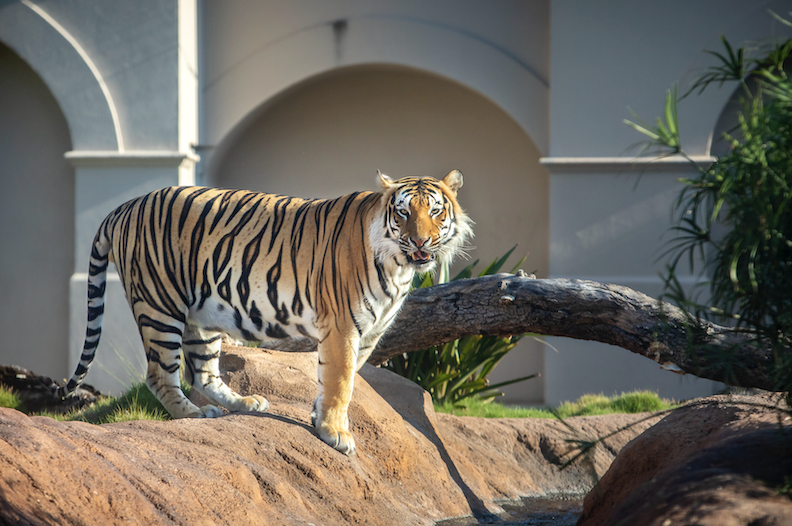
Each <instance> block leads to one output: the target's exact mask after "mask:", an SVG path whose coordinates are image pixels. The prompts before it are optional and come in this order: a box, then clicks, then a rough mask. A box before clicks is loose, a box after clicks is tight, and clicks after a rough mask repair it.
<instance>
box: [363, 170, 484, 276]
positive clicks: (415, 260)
mask: <svg viewBox="0 0 792 526" xmlns="http://www.w3.org/2000/svg"><path fill="white" fill-rule="evenodd" d="M377 174H378V175H379V180H380V184H381V185H382V187H383V202H384V206H385V210H384V214H383V218H382V222H381V223H379V224H378V225H377V228H381V229H382V230H379V232H377V234H379V235H377V236H376V237H377V238H379V242H378V243H376V244H375V251H376V252H377V255H378V257H379V258H380V260H381V261H384V260H386V259H387V258H388V257H393V258H395V259H396V261H397V262H398V263H399V264H400V265H402V266H404V265H409V266H410V267H412V268H413V269H414V270H415V271H416V272H427V271H429V270H431V269H432V268H433V267H434V266H435V264H436V263H437V262H439V261H446V260H447V261H449V262H450V260H451V259H453V257H454V256H455V255H456V254H457V253H458V252H459V251H460V249H462V248H463V246H464V245H465V243H466V242H467V240H468V239H469V238H470V237H472V235H473V232H472V229H471V227H470V224H471V220H470V219H469V218H468V217H467V215H466V214H465V212H464V211H463V210H462V207H460V206H459V203H457V200H456V196H457V191H458V190H459V189H460V188H461V187H462V172H460V171H459V170H452V171H451V172H449V173H448V175H446V176H445V178H443V179H442V180H439V179H435V178H433V177H404V178H402V179H397V180H393V179H391V178H390V177H388V176H387V175H385V174H383V173H381V172H379V171H378V172H377ZM375 223H376V222H375ZM372 226H373V227H374V224H373V225H372ZM372 237H373V236H372Z"/></svg>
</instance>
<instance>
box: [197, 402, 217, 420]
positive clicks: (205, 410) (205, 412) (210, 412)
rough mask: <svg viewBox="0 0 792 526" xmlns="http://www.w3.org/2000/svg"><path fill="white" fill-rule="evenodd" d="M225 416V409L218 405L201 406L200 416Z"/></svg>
mask: <svg viewBox="0 0 792 526" xmlns="http://www.w3.org/2000/svg"><path fill="white" fill-rule="evenodd" d="M218 416H223V410H222V409H220V408H219V407H217V406H216V405H205V406H203V407H201V414H200V416H199V417H198V418H217V417H218Z"/></svg>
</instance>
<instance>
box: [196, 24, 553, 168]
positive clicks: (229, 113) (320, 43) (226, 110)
mask: <svg viewBox="0 0 792 526" xmlns="http://www.w3.org/2000/svg"><path fill="white" fill-rule="evenodd" d="M427 50H431V53H427V52H426V51H427ZM371 64H380V65H396V66H407V67H411V68H415V69H418V70H423V71H426V72H431V73H433V74H436V75H440V76H443V77H445V78H447V79H451V80H453V81H456V82H458V83H460V84H463V85H464V86H466V87H468V88H470V89H473V90H474V91H476V92H478V93H480V94H481V95H483V96H485V97H486V98H488V99H489V100H491V101H493V102H494V103H495V104H496V105H498V106H499V107H500V108H501V109H502V110H503V111H504V112H506V113H507V114H508V115H510V116H511V117H512V118H513V119H514V120H515V121H516V122H517V123H518V124H519V125H520V127H521V128H522V129H523V130H524V131H525V132H526V133H527V134H528V136H529V137H531V139H532V141H533V142H534V143H535V144H536V146H537V147H538V148H539V150H540V152H542V153H543V154H546V153H547V151H548V144H549V143H548V141H549V134H548V122H549V120H548V97H549V95H548V94H549V89H548V84H547V81H546V80H545V79H542V78H541V77H540V76H539V75H538V74H537V73H536V72H535V71H534V70H533V69H532V68H531V67H530V66H529V65H527V64H525V63H524V62H522V61H520V60H519V59H518V58H516V57H515V56H513V55H512V54H510V53H509V52H508V51H506V50H504V49H502V48H500V47H498V46H497V45H494V44H492V43H490V42H488V41H486V40H484V39H481V38H478V37H476V36H475V35H472V34H469V33H467V32H464V31H460V30H456V29H454V28H452V27H449V26H445V25H442V24H437V23H432V22H428V21H423V20H421V19H417V18H406V17H391V16H357V17H350V18H346V19H341V20H336V21H330V22H326V23H322V24H317V25H313V26H309V27H305V28H303V29H301V30H298V31H295V32H292V33H291V34H289V35H287V36H286V37H283V38H281V39H279V40H276V41H274V42H271V43H270V44H268V45H267V46H266V47H264V48H261V49H259V50H257V51H256V52H255V53H253V54H250V55H248V56H247V57H245V58H244V59H243V60H241V61H239V62H238V63H236V64H234V65H232V66H230V67H229V68H227V69H226V70H225V71H223V72H222V74H220V75H218V76H217V77H216V78H214V79H205V85H204V92H203V109H204V112H203V116H204V121H203V125H202V142H203V143H204V144H207V145H210V146H213V145H218V144H220V143H221V142H223V141H225V140H226V139H227V137H228V136H229V135H230V134H232V132H233V130H234V129H235V127H237V126H238V125H239V124H240V123H241V122H242V121H243V120H244V119H245V118H246V117H247V116H248V115H250V114H251V113H253V112H254V110H255V109H256V108H257V107H259V106H261V105H262V104H263V103H265V102H266V101H268V100H270V99H272V98H273V97H275V96H276V95H278V94H280V93H283V92H285V91H286V90H287V89H288V88H290V87H292V86H295V85H297V84H299V83H300V82H302V81H304V80H306V79H309V78H311V77H314V76H316V75H319V74H321V73H325V72H327V71H330V70H333V69H335V68H339V67H343V66H353V65H371Z"/></svg>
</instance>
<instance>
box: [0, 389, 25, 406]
mask: <svg viewBox="0 0 792 526" xmlns="http://www.w3.org/2000/svg"><path fill="white" fill-rule="evenodd" d="M0 407H10V408H11V409H16V410H17V411H24V410H25V407H24V405H23V404H22V400H20V398H19V396H17V394H16V393H15V392H14V391H12V390H11V389H9V388H8V387H6V386H5V385H3V384H0Z"/></svg>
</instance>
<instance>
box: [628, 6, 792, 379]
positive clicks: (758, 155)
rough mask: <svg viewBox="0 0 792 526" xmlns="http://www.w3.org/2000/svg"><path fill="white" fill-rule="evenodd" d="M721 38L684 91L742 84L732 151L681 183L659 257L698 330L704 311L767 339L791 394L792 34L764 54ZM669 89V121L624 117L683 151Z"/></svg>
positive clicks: (672, 291)
mask: <svg viewBox="0 0 792 526" xmlns="http://www.w3.org/2000/svg"><path fill="white" fill-rule="evenodd" d="M784 22H785V23H787V24H789V23H788V22H786V21H784ZM723 44H724V47H725V48H726V50H725V52H724V53H716V52H710V54H712V55H713V56H715V57H716V58H717V59H718V61H719V64H718V65H716V66H713V67H712V68H709V70H708V71H707V72H706V73H705V74H703V75H702V76H701V77H699V79H698V80H697V81H695V82H694V83H693V86H692V88H691V89H690V90H689V91H688V92H687V93H686V94H685V96H686V95H687V94H689V93H691V92H692V91H694V90H698V93H699V94H700V93H701V92H702V91H703V90H704V89H705V88H707V87H708V86H709V85H711V84H718V85H722V84H723V83H725V82H729V81H733V82H737V83H738V86H740V87H741V88H742V89H741V93H742V94H743V95H742V100H743V109H742V112H741V113H740V114H739V116H738V121H739V124H738V125H737V126H736V128H734V129H733V130H730V131H729V132H728V133H726V134H725V137H724V138H725V139H726V140H727V141H728V143H729V145H730V151H729V152H728V153H727V154H726V155H724V156H722V157H720V158H718V159H717V160H716V161H715V162H714V163H713V164H712V165H710V166H708V167H700V166H698V165H696V164H695V163H694V164H693V165H694V166H695V167H696V168H697V170H698V172H697V176H695V177H692V178H687V179H681V180H680V182H681V183H682V184H683V187H682V190H681V192H680V195H679V198H678V200H677V203H676V214H677V216H678V218H679V224H678V225H677V226H676V227H674V228H673V232H675V233H676V234H677V235H676V236H675V237H674V239H672V241H671V242H670V244H669V245H668V247H667V251H666V252H665V253H664V254H663V256H669V255H670V259H669V263H668V267H667V271H666V275H665V276H664V279H665V281H666V287H667V293H666V294H665V296H666V297H668V298H670V299H672V300H674V301H676V302H677V303H679V304H681V305H682V306H684V307H685V308H687V309H692V310H694V311H695V312H696V318H694V317H691V319H690V320H689V321H691V330H692V331H696V330H698V329H700V328H698V329H697V326H696V319H697V318H698V317H708V318H715V319H716V320H718V321H725V322H726V323H727V324H730V325H731V326H733V328H734V330H736V331H747V332H752V333H754V334H756V335H757V337H758V338H760V339H763V340H765V341H767V342H769V343H770V344H771V346H772V348H773V350H774V372H775V378H776V383H777V390H778V391H782V392H783V391H786V392H792V350H791V348H792V79H790V77H789V75H788V73H787V71H786V69H785V65H786V64H787V63H789V62H790V58H792V39H790V40H787V41H784V42H781V43H778V44H775V45H773V46H772V47H771V48H769V49H767V48H766V49H764V50H763V51H764V53H763V55H762V56H761V57H760V58H750V57H748V56H747V53H746V51H745V50H744V49H738V50H736V51H735V50H734V49H733V48H732V46H731V45H730V44H729V43H728V41H727V40H726V39H723ZM670 93H673V95H669V97H667V99H666V112H665V122H664V121H663V120H662V119H658V121H657V122H658V124H657V126H654V127H651V126H646V125H644V124H636V123H633V122H627V124H629V125H630V126H632V127H633V128H635V129H636V130H637V131H639V132H641V133H643V134H644V135H646V136H647V137H649V141H648V146H647V147H645V149H655V151H657V150H660V151H664V152H665V153H672V154H680V155H683V156H685V153H684V151H683V150H682V149H681V147H680V142H679V135H678V131H679V127H678V124H677V122H676V97H675V92H670ZM666 132H667V133H666ZM691 162H692V161H691ZM719 230H720V231H719ZM681 262H685V264H686V265H688V266H689V268H698V270H699V272H700V275H701V284H702V285H704V286H705V287H706V288H707V289H708V292H709V296H710V297H709V299H708V301H707V303H708V304H709V305H702V304H700V303H698V302H697V301H694V300H691V299H690V298H688V296H687V295H686V294H685V292H684V291H683V289H682V287H681V286H679V282H678V280H677V278H676V274H677V269H678V268H680V267H679V265H680V263H681ZM693 340H694V339H693ZM702 351H705V350H702V349H691V352H702ZM729 360H730V358H729V357H728V356H724V357H723V361H724V367H747V366H750V364H736V363H731V362H730V361H729Z"/></svg>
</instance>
